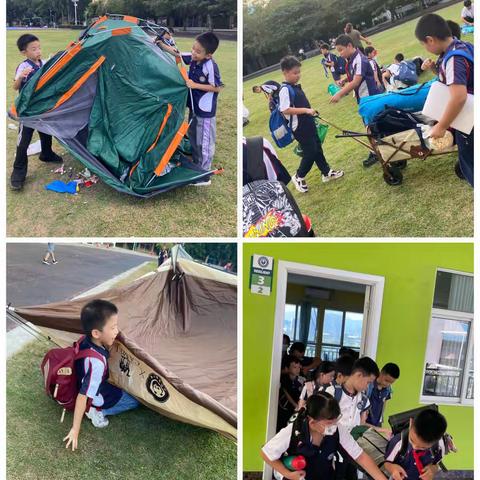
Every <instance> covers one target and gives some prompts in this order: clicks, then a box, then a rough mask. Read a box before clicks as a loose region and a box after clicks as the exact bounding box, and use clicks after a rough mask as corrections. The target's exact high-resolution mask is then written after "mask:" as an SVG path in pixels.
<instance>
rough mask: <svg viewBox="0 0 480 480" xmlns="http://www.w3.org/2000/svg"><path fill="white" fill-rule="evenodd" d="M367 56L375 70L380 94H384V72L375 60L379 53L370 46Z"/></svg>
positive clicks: (374, 74)
mask: <svg viewBox="0 0 480 480" xmlns="http://www.w3.org/2000/svg"><path fill="white" fill-rule="evenodd" d="M365 55H366V57H367V58H368V62H369V63H370V65H371V67H372V69H373V76H374V77H375V83H376V84H377V88H378V90H379V92H383V90H384V88H383V84H382V70H381V68H380V65H378V63H377V60H376V59H375V57H376V55H377V51H376V50H375V48H374V47H372V46H371V45H369V46H368V47H366V48H365Z"/></svg>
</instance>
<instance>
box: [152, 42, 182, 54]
mask: <svg viewBox="0 0 480 480" xmlns="http://www.w3.org/2000/svg"><path fill="white" fill-rule="evenodd" d="M155 43H156V45H157V46H158V47H160V48H161V49H162V50H165V51H166V52H168V53H171V54H172V55H174V56H175V57H181V54H180V52H179V51H178V50H177V49H176V48H174V47H171V46H170V45H167V44H165V43H163V42H162V41H161V40H159V41H158V42H155Z"/></svg>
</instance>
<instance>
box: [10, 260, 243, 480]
mask: <svg viewBox="0 0 480 480" xmlns="http://www.w3.org/2000/svg"><path fill="white" fill-rule="evenodd" d="M155 268H156V262H149V263H148V264H147V265H145V266H144V267H143V268H142V269H140V270H138V271H137V272H135V273H133V274H132V275H131V276H130V277H128V279H124V280H123V281H120V282H118V283H117V284H116V285H115V286H121V285H124V284H125V283H127V282H133V281H134V280H135V279H137V278H139V277H141V276H142V275H144V274H146V273H148V272H150V271H153V270H155ZM53 347H54V345H53V344H52V343H49V342H46V341H33V342H31V343H30V344H28V345H27V346H25V347H24V348H23V350H21V351H20V352H19V353H17V354H16V355H14V356H13V357H12V358H11V359H9V361H8V362H7V472H8V473H7V475H8V477H7V478H8V480H44V479H48V478H51V479H62V480H70V479H72V480H77V479H79V478H87V477H88V478H93V479H97V478H102V479H104V480H113V479H121V480H129V479H138V480H143V479H145V480H146V479H151V478H152V479H153V478H155V479H159V480H171V479H180V478H182V479H187V478H192V479H193V478H194V479H198V480H212V479H222V480H234V479H236V478H237V474H236V468H237V448H236V444H235V443H234V442H232V441H231V440H227V439H226V438H224V437H222V436H221V435H219V434H218V433H215V432H212V431H210V430H207V429H204V428H198V427H193V426H191V425H187V424H184V423H180V422H176V421H173V420H170V419H168V418H166V417H163V416H162V415H160V414H158V413H156V412H153V411H152V410H149V409H148V408H146V407H143V406H142V407H140V408H139V409H137V410H134V411H131V412H126V413H124V414H122V415H119V416H112V417H110V419H109V420H110V425H109V426H108V427H107V428H104V429H97V428H95V427H93V425H92V424H91V422H90V421H89V420H88V419H86V418H85V419H84V420H83V422H82V430H81V432H80V437H79V449H78V450H76V451H75V452H72V451H71V450H68V451H67V450H66V449H65V447H64V444H63V443H62V439H63V438H64V437H65V436H66V435H67V433H68V431H69V429H70V427H71V422H72V419H73V415H72V414H71V413H67V414H66V417H65V421H64V423H60V421H59V420H60V415H61V408H60V407H59V406H58V405H57V404H56V403H55V402H53V401H52V400H51V399H49V398H48V397H47V396H46V395H45V393H44V389H43V384H42V377H41V375H40V364H41V361H42V358H43V356H44V355H45V353H46V352H47V351H48V350H49V349H51V348H53Z"/></svg>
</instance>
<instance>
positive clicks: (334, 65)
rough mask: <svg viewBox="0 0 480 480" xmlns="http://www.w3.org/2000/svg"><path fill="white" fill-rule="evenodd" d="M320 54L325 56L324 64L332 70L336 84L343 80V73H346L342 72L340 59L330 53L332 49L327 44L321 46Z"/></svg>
mask: <svg viewBox="0 0 480 480" xmlns="http://www.w3.org/2000/svg"><path fill="white" fill-rule="evenodd" d="M320 52H321V53H322V55H323V59H322V63H323V64H324V65H325V67H327V68H328V69H329V70H330V73H331V74H332V78H333V80H335V83H337V82H339V81H340V79H341V78H342V73H345V71H342V68H341V66H340V65H339V61H338V57H337V56H336V55H335V54H334V53H332V52H331V51H330V47H329V46H328V45H327V44H326V43H322V45H320Z"/></svg>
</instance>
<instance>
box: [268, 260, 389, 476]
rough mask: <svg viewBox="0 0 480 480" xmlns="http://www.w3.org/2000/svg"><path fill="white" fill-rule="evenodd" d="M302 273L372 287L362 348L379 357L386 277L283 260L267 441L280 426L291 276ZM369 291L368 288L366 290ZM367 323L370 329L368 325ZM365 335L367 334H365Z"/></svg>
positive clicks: (279, 282) (280, 265)
mask: <svg viewBox="0 0 480 480" xmlns="http://www.w3.org/2000/svg"><path fill="white" fill-rule="evenodd" d="M289 273H290V274H299V275H306V276H310V277H321V278H326V279H331V280H339V281H344V282H350V283H358V284H361V285H365V286H367V287H370V299H369V302H366V304H367V303H368V307H369V308H368V311H367V317H366V318H365V319H364V329H363V331H362V337H363V338H362V346H361V348H362V349H361V351H360V354H361V355H362V354H363V355H368V356H369V357H371V358H373V359H375V357H376V354H377V342H378V332H379V329H380V319H381V313H382V302H383V289H384V285H385V277H382V276H379V275H370V274H366V273H358V272H351V271H347V270H337V269H333V268H327V267H320V266H317V265H308V264H303V263H295V262H287V261H283V260H280V261H279V262H278V267H277V283H276V290H277V297H276V302H275V323H274V331H273V345H272V363H271V371H270V394H269V400H268V419H267V431H266V438H265V441H267V440H269V439H270V438H272V437H273V436H274V435H275V430H276V426H277V408H276V407H277V405H278V394H279V389H280V365H281V361H282V338H283V322H284V312H285V304H286V299H287V298H286V297H287V284H288V274H289ZM366 292H368V288H367V289H366ZM367 323H368V330H367V328H366V325H367ZM364 333H365V335H364ZM271 478H272V469H271V468H270V467H269V466H268V465H267V464H266V463H265V464H264V469H263V479H264V480H268V479H271Z"/></svg>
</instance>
